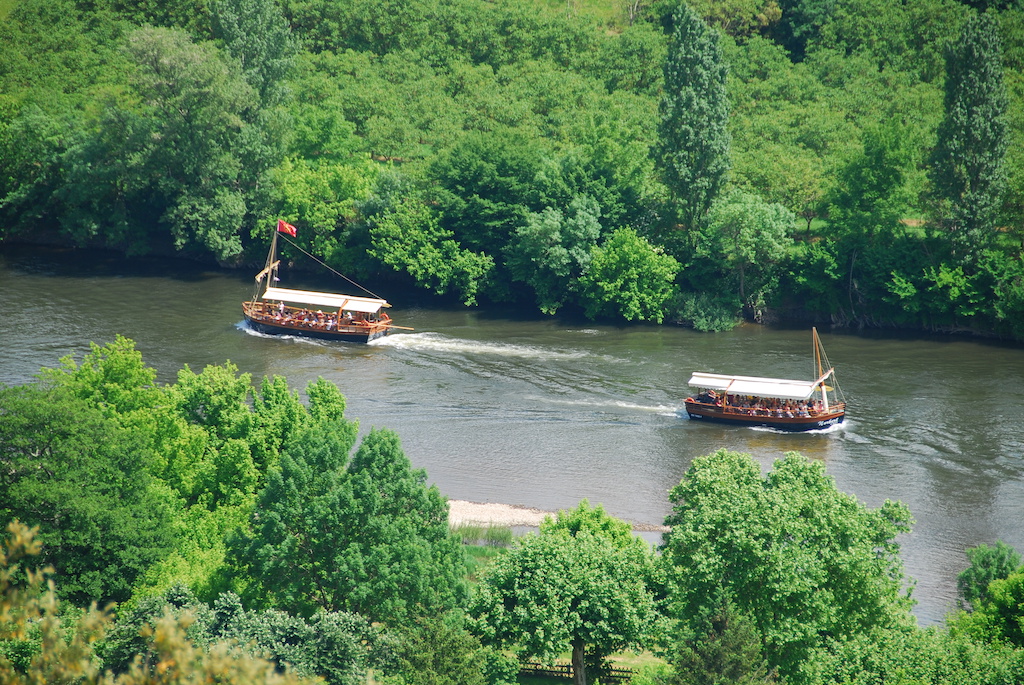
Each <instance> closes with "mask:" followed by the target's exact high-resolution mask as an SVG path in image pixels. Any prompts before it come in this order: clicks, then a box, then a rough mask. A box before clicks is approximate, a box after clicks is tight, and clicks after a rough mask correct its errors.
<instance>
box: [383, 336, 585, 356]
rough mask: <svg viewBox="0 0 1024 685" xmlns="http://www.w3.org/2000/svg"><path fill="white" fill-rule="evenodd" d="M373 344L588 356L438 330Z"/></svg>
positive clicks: (424, 349)
mask: <svg viewBox="0 0 1024 685" xmlns="http://www.w3.org/2000/svg"><path fill="white" fill-rule="evenodd" d="M370 345H372V346H376V347H392V348H395V349H399V350H412V351H422V352H444V353H446V354H459V355H469V356H472V355H491V356H495V357H515V358H519V359H583V358H585V357H590V356H592V355H591V354H589V353H587V352H583V351H580V350H553V349H551V348H549V347H537V346H534V345H514V344H511V343H493V342H485V341H481V340H466V339H464V338H452V337H449V336H447V335H444V334H442V333H403V334H401V335H390V336H388V337H386V338H378V339H377V340H374V341H373V342H371V343H370Z"/></svg>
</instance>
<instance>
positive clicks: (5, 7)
mask: <svg viewBox="0 0 1024 685" xmlns="http://www.w3.org/2000/svg"><path fill="white" fill-rule="evenodd" d="M17 4H18V0H0V21H2V20H4V19H6V18H7V15H8V14H10V13H11V10H13V9H14V6H15V5H17Z"/></svg>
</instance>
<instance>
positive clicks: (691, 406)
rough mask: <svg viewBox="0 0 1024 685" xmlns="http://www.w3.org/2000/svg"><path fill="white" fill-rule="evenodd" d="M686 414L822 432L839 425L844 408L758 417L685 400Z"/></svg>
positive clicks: (700, 417)
mask: <svg viewBox="0 0 1024 685" xmlns="http://www.w3.org/2000/svg"><path fill="white" fill-rule="evenodd" d="M686 413H687V415H688V416H689V417H690V418H691V419H696V420H700V421H712V422H714V423H726V424H731V425H734V426H751V427H753V426H764V427H766V428H774V429H775V430H780V431H786V432H789V433H802V432H805V431H813V430H823V429H825V428H829V427H831V426H836V425H839V424H840V423H842V422H843V419H844V418H846V409H845V407H844V408H843V409H841V410H838V411H830V412H826V413H821V414H817V415H815V416H792V417H789V416H758V415H754V414H747V413H742V412H741V411H740V410H731V409H723V408H722V407H719V406H717V405H709V404H704V403H701V402H694V401H692V400H687V402H686Z"/></svg>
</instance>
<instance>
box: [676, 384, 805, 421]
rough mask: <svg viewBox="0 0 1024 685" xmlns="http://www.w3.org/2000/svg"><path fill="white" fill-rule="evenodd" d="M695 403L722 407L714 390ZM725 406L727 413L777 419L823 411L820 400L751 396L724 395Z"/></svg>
mask: <svg viewBox="0 0 1024 685" xmlns="http://www.w3.org/2000/svg"><path fill="white" fill-rule="evenodd" d="M694 399H695V400H696V401H697V402H702V403H704V404H714V405H717V406H719V407H721V406H722V398H721V397H719V396H718V394H717V393H716V392H715V391H714V390H706V391H703V392H701V393H700V394H698V395H697V396H696V397H695V398H694ZM725 406H726V407H728V409H729V411H733V412H736V413H739V414H748V415H750V416H775V417H779V418H783V417H785V418H790V419H792V418H795V417H798V416H814V415H815V414H820V413H821V412H822V411H824V405H822V403H821V400H811V401H809V402H808V401H793V400H780V399H774V398H770V397H755V396H753V395H745V396H740V395H726V396H725Z"/></svg>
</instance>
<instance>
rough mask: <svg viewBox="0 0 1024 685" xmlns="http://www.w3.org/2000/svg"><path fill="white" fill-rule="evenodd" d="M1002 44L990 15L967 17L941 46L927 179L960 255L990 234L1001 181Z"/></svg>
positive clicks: (985, 241) (1003, 148)
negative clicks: (940, 105)
mask: <svg viewBox="0 0 1024 685" xmlns="http://www.w3.org/2000/svg"><path fill="white" fill-rule="evenodd" d="M1001 55H1002V46H1001V42H1000V39H999V31H998V26H997V24H996V20H995V19H994V18H993V17H992V15H990V14H987V13H986V14H979V15H976V16H973V17H971V18H970V19H969V20H968V21H967V23H966V24H965V25H964V28H963V32H962V33H961V35H960V38H959V40H957V41H955V42H953V43H952V44H950V46H949V47H948V48H947V50H946V85H945V89H946V90H945V100H944V106H945V116H944V117H943V119H942V122H941V123H940V124H939V130H938V141H937V143H936V147H935V151H934V153H933V155H932V167H931V173H930V177H931V181H932V184H933V186H934V189H935V194H936V195H937V196H938V197H939V199H940V200H942V201H944V202H945V203H946V207H947V208H946V209H945V210H944V216H943V217H942V219H943V221H944V222H945V223H946V224H947V225H948V228H949V229H950V232H951V235H952V240H953V244H954V248H955V250H956V252H957V253H958V256H959V258H960V259H961V260H965V261H967V262H973V261H974V259H973V257H972V256H971V255H972V253H973V252H975V251H977V250H979V249H981V248H982V247H985V246H987V245H989V244H990V243H991V242H992V240H993V238H994V235H995V233H994V232H995V228H996V221H997V218H998V209H999V204H1000V201H1001V199H1002V193H1003V190H1004V188H1005V185H1006V169H1005V165H1004V158H1005V156H1006V150H1007V145H1008V138H1007V124H1006V109H1007V97H1006V88H1005V86H1004V85H1003V67H1002V59H1001Z"/></svg>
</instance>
